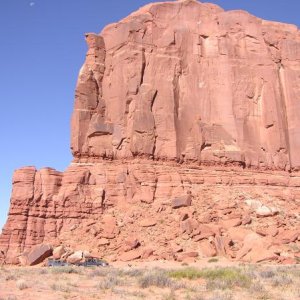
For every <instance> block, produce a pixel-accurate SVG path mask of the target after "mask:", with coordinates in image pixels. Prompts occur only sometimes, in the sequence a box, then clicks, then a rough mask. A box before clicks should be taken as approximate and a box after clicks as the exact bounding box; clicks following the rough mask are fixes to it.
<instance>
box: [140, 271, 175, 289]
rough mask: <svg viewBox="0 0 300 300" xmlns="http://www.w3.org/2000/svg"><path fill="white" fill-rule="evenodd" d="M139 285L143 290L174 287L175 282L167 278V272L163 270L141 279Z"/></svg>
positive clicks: (147, 274) (152, 272) (148, 274)
mask: <svg viewBox="0 0 300 300" xmlns="http://www.w3.org/2000/svg"><path fill="white" fill-rule="evenodd" d="M138 284H139V286H140V287H141V288H143V289H144V288H148V287H150V286H156V287H160V288H164V287H172V285H173V281H172V280H171V279H170V278H169V277H168V276H167V274H166V273H165V272H163V271H161V270H154V271H151V272H148V273H146V274H144V275H143V276H142V277H140V278H139V279H138Z"/></svg>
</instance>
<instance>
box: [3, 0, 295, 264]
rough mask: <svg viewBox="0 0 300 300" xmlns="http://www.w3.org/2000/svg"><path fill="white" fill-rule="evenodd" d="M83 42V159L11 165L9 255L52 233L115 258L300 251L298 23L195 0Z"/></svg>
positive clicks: (57, 239)
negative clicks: (59, 166) (55, 165)
mask: <svg viewBox="0 0 300 300" xmlns="http://www.w3.org/2000/svg"><path fill="white" fill-rule="evenodd" d="M86 41H87V44H88V51H87V55H86V60H85V63H84V65H83V66H82V68H81V70H80V72H79V77H78V82H77V87H76V93H75V104H74V111H73V115H72V127H71V129H72V134H71V150H72V153H73V157H74V160H73V162H72V163H71V164H70V166H69V167H68V168H67V170H65V171H64V172H58V171H56V170H54V169H51V168H43V169H41V170H37V169H36V168H35V167H25V168H21V169H19V170H16V171H15V173H14V177H13V190H12V196H11V204H10V210H9V215H8V220H7V223H6V225H5V227H4V228H3V231H2V234H1V235H0V251H1V252H0V253H1V256H0V262H1V261H4V260H5V262H6V263H14V262H16V258H18V257H20V254H22V253H27V251H32V250H31V249H32V247H34V246H35V245H39V244H48V243H49V244H53V245H61V244H64V245H68V246H69V247H71V248H72V249H74V251H81V250H80V249H88V250H89V251H91V252H93V253H95V252H97V253H98V254H99V256H100V257H104V258H107V259H108V260H123V261H130V260H134V259H145V260H154V259H168V260H179V261H193V260H197V259H201V258H203V257H213V256H216V255H218V256H225V257H227V258H228V259H232V260H239V261H246V262H247V261H249V262H266V261H272V262H276V263H291V262H292V263H296V262H298V261H299V258H300V232H299V228H300V219H299V216H300V203H299V199H300V173H299V167H300V156H299V151H300V115H299V111H300V102H299V99H300V33H299V30H298V28H297V27H296V26H294V25H289V24H282V23H277V22H271V21H266V20H262V19H259V18H257V17H255V16H252V15H250V14H249V13H247V12H244V11H224V10H223V9H222V8H220V7H218V6H216V5H213V4H208V3H200V2H198V1H195V0H185V1H173V2H162V3H154V4H149V5H147V6H145V7H143V8H141V9H139V10H138V11H136V12H134V13H133V14H131V15H130V16H128V17H127V18H125V19H123V20H121V21H120V22H118V23H115V24H111V25H109V26H107V27H105V28H104V29H103V31H102V32H101V33H100V34H94V33H89V34H87V35H86ZM64 251H65V249H63V248H59V249H57V248H55V249H54V256H55V257H58V256H65V257H69V259H71V258H70V253H69V252H68V251H66V252H64ZM29 253H31V252H28V253H27V254H26V259H28V257H29V256H30V255H31V254H30V255H29ZM46 253H47V252H46ZM40 254H41V255H42V256H43V254H42V253H41V252H39V251H38V255H33V254H32V256H30V259H29V261H28V264H31V262H33V263H36V261H39V258H38V257H39V255H40ZM75 254H76V255H75ZM28 255H29V256H28ZM47 255H48V253H47ZM83 255H84V254H83V253H82V252H75V253H74V254H73V256H74V260H78V259H82V257H83Z"/></svg>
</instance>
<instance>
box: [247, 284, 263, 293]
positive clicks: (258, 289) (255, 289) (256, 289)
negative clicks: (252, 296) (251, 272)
mask: <svg viewBox="0 0 300 300" xmlns="http://www.w3.org/2000/svg"><path fill="white" fill-rule="evenodd" d="M249 291H250V292H251V293H262V292H265V291H266V289H265V287H264V286H263V284H261V283H260V282H259V281H255V282H253V283H252V284H251V286H250V289H249Z"/></svg>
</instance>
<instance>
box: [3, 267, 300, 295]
mask: <svg viewBox="0 0 300 300" xmlns="http://www.w3.org/2000/svg"><path fill="white" fill-rule="evenodd" d="M27 283H30V286H28V284H27ZM27 288H28V289H27ZM23 289H24V291H23ZM14 290H15V291H16V293H14V292H13V291H14ZM34 291H35V293H36V291H39V292H40V293H41V294H39V295H40V296H39V297H40V298H37V297H36V296H32V297H31V294H30V293H32V292H34ZM3 292H5V294H3ZM18 293H19V295H18ZM21 293H26V295H27V294H28V295H29V296H28V297H27V299H32V300H35V299H42V298H41V296H44V293H48V296H49V297H48V298H49V299H59V300H60V299H73V298H74V299H77V298H78V297H83V299H128V300H135V299H136V300H138V299H147V300H154V299H155V300H240V299H245V300H250V299H251V300H252V299H260V300H294V299H300V266H294V267H290V266H271V265H269V266H264V265H238V266H234V267H220V266H218V265H213V266H210V267H206V268H196V267H189V266H180V265H178V268H174V269H168V268H163V267H159V268H151V267H148V268H147V267H129V266H126V267H123V268H114V267H108V268H94V267H93V268H82V267H55V268H39V267H36V268H17V267H15V268H10V267H7V270H6V271H2V273H0V300H2V299H4V300H7V299H8V296H10V295H11V296H14V295H16V297H17V299H18V300H19V299H24V298H22V297H20V294H21ZM35 295H37V294H35ZM1 297H2V298H1ZM55 297H56V298H55ZM76 297H77V298H76ZM45 298H46V297H45Z"/></svg>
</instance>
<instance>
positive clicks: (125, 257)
mask: <svg viewBox="0 0 300 300" xmlns="http://www.w3.org/2000/svg"><path fill="white" fill-rule="evenodd" d="M141 256H142V254H141V251H140V250H139V249H134V250H131V251H128V252H124V253H122V254H121V255H120V256H119V260H120V261H132V260H135V259H138V258H140V257H141Z"/></svg>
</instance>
